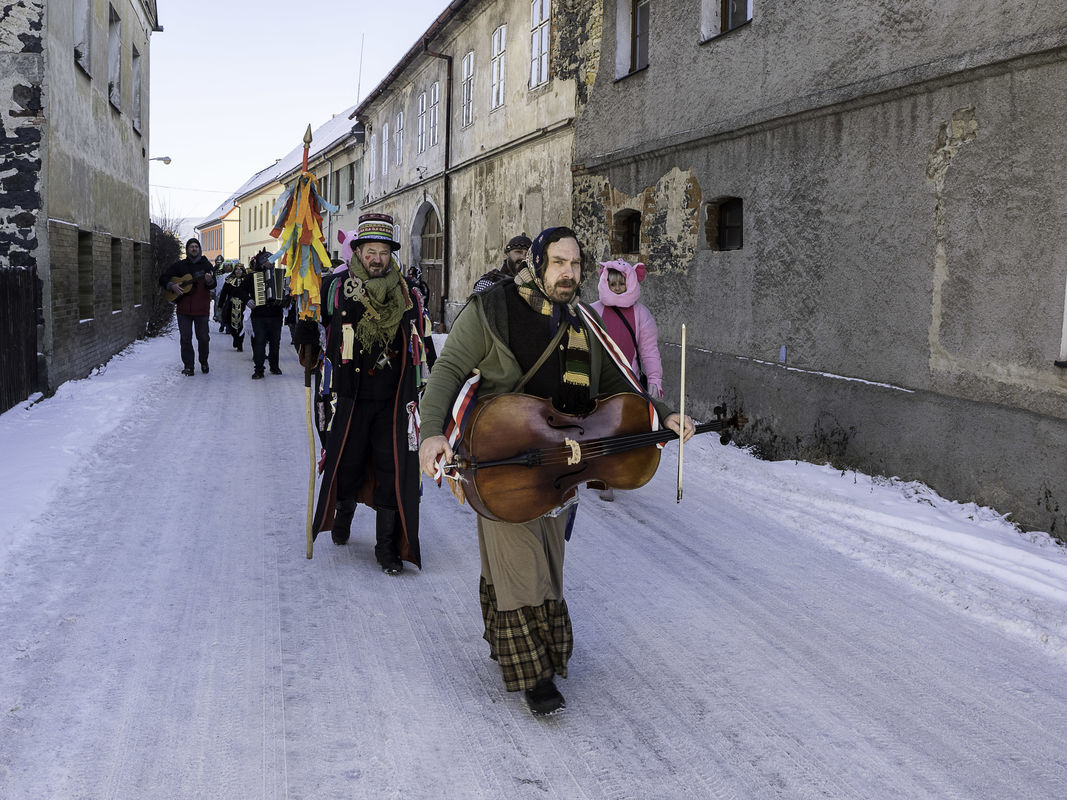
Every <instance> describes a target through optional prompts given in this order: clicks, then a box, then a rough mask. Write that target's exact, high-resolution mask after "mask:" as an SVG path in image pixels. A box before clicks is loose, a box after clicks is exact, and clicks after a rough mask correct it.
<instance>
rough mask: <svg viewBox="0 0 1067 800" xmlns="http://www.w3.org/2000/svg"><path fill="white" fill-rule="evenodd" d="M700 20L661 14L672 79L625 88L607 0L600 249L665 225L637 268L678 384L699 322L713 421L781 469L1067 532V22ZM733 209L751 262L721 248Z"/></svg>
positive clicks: (587, 191) (698, 381)
mask: <svg viewBox="0 0 1067 800" xmlns="http://www.w3.org/2000/svg"><path fill="white" fill-rule="evenodd" d="M692 5H693V4H691V3H684V2H681V1H680V0H665V2H661V3H656V4H653V6H652V13H653V15H654V16H653V18H652V21H651V30H652V40H651V42H650V47H649V53H650V54H649V65H648V67H647V68H646V69H644V70H642V71H640V72H638V73H635V74H632V75H629V76H626V77H622V78H617V76H616V75H615V69H616V64H615V54H614V52H613V51H614V49H615V42H616V40H617V38H618V37H617V31H616V24H617V23H616V20H617V19H618V17H617V15H616V13H615V3H605V6H606V10H605V32H604V42H605V43H604V46H603V55H602V58H601V66H600V70H599V74H598V77H597V80H596V83H595V85H594V87H593V88H592V90H591V92H590V100H589V103H588V105H587V106H586V107H585V109H583V113H582V115H581V116H580V118H579V120H578V122H577V130H576V137H575V142H576V156H575V161H576V166H575V169H576V171H575V178H574V184H575V192H574V197H575V211H574V216H575V224H576V226H577V227H578V229H579V231H580V233H581V234H582V236H583V237H584V238H585V239H586V240H587V241H588V242H589V243H590V244H591V249H592V250H593V251H594V252H595V254H596V255H598V256H603V255H607V254H609V253H611V254H615V255H617V254H619V253H618V251H617V250H616V247H617V242H618V241H619V236H618V231H617V230H616V227H617V223H618V220H619V219H620V215H622V216H623V217H624V216H625V214H626V213H628V212H639V213H640V214H641V215H642V218H641V231H640V248H639V252H636V253H630V254H626V255H627V257H629V258H631V259H640V260H643V261H645V263H646V264H647V265H648V268H649V278H648V279H647V280H646V281H645V283H644V284H643V297H642V299H643V301H644V302H645V303H646V304H648V305H649V307H650V308H651V309H652V311H653V312H654V314H655V316H656V318H657V321H658V322H659V325H660V333H661V350H662V352H663V355H664V360H665V366H666V367H667V369H668V378H667V381H666V383H665V385H666V386H671V387H673V388H671V389H670V390H669V391H671V392H673V393H674V394H675V395H676V394H677V369H678V365H679V360H680V359H679V355H680V352H679V348H678V342H679V338H680V336H679V333H680V327H681V324H682V323H685V324H686V328H687V341H688V345H689V347H688V353H687V373H688V377H689V383H690V386H691V387H696V386H700V387H712V388H711V389H710V390H708V391H706V392H701V393H697V392H695V391H693V390H692V389H690V390H689V391H687V401H688V403H689V404H690V406H689V407H693V408H695V409H696V411H697V413H703V414H706V413H708V412H709V411H710V408H711V406H713V405H714V404H716V403H718V402H721V401H724V400H725V401H727V402H728V403H730V404H733V405H741V406H744V409H745V411H746V414H747V415H748V416H749V417H750V419H751V420H752V422H751V424H750V426H749V427H748V428H747V429H746V430H745V431H744V432H743V433H742V435H741V441H743V442H744V443H746V444H749V445H751V446H753V447H755V448H756V449H757V450H758V451H759V452H761V453H763V454H764V455H766V456H767V457H771V458H803V459H808V460H813V461H829V462H830V463H833V464H835V465H837V466H839V467H842V468H848V467H855V468H859V469H862V470H864V471H868V472H872V473H875V474H883V475H896V476H900V477H902V478H906V479H917V480H922V481H925V482H927V483H929V484H930V485H932V486H933V487H934V488H935V489H937V490H938V491H940V492H941V493H942V494H945V495H946V496H948V497H952V498H956V499H960V500H974V501H977V502H980V503H983V504H988V505H991V506H993V507H995V508H997V509H999V510H1000V511H1002V512H1004V513H1011V514H1012V517H1013V518H1014V519H1015V520H1016V521H1018V522H1020V523H1022V524H1024V525H1027V526H1032V527H1037V528H1041V529H1044V530H1051V531H1052V532H1053V533H1055V534H1057V535H1060V536H1064V535H1067V494H1065V493H1064V489H1063V488H1062V481H1061V480H1060V477H1059V476H1062V475H1064V474H1067V371H1065V370H1063V369H1061V368H1059V367H1056V366H1055V365H1054V361H1055V360H1056V359H1057V353H1058V352H1059V349H1060V348H1061V346H1062V342H1061V335H1062V333H1061V332H1062V330H1063V319H1064V313H1065V309H1064V286H1065V281H1067V260H1065V259H1064V258H1063V256H1062V253H1064V252H1067V234H1065V233H1064V231H1067V225H1065V224H1064V223H1065V222H1067V199H1065V195H1064V193H1063V191H1062V186H1063V185H1064V182H1065V181H1067V162H1064V161H1063V159H1058V158H1055V157H1051V156H1050V154H1053V153H1059V152H1063V151H1064V149H1065V147H1067V133H1065V131H1067V112H1065V111H1064V109H1065V108H1067V103H1065V102H1064V101H1065V100H1067V22H1065V20H1064V18H1063V17H1062V14H1060V13H1058V12H1057V7H1059V6H1060V5H1061V4H1057V3H1050V2H1042V1H1041V0H1031V1H1030V2H1026V3H1023V4H1022V6H1024V7H1025V9H1024V10H1025V13H1018V14H1013V15H1009V16H1004V15H1003V14H1002V13H1001V9H1000V5H1001V4H999V3H992V2H988V3H987V2H980V3H978V4H966V7H964V6H963V5H960V6H959V7H958V8H956V9H955V12H958V13H953V9H951V8H949V7H946V6H945V5H944V4H943V3H938V4H935V3H932V2H931V3H925V2H916V3H910V4H905V5H904V6H901V5H900V4H889V3H880V4H868V3H859V2H846V3H842V4H835V5H834V7H833V8H832V9H827V8H823V9H821V10H820V11H819V12H818V14H819V16H818V17H816V16H815V15H816V11H815V10H814V9H813V8H810V7H805V6H799V5H795V4H777V3H760V2H758V0H757V2H755V3H754V5H753V9H754V12H753V18H752V20H751V21H750V22H748V23H747V24H745V25H743V26H740V27H739V28H737V29H735V30H732V31H730V32H728V33H726V34H722V35H719V36H713V37H710V38H707V39H705V40H704V41H702V42H701V41H700V37H699V36H698V35H697V34H698V31H696V30H695V26H694V20H693V18H692V14H691V13H690V12H691V11H692ZM714 5H717V4H710V5H709V4H703V5H702V9H703V10H704V11H707V9H708V8H710V7H712V6H714ZM1060 10H1061V11H1062V8H1060ZM687 30H688V31H689V33H691V34H693V35H691V36H686V35H682V34H683V33H685V31H687ZM657 31H661V32H663V31H670V32H672V35H670V36H667V35H664V36H662V37H659V36H658V35H657ZM949 32H952V35H951V36H949V35H947V34H948V33H949ZM609 43H610V45H609ZM619 109H628V113H627V114H626V116H625V120H626V121H627V123H628V124H625V125H623V124H619V123H620V115H619ZM726 198H738V199H740V200H741V201H743V245H742V246H741V247H740V248H739V249H732V250H727V249H722V248H721V247H720V246H719V243H718V241H717V240H716V235H715V232H716V231H715V229H716V224H717V218H716V216H715V213H714V212H715V208H716V206H717V203H719V202H720V201H722V200H723V199H726ZM590 289H592V290H593V291H595V288H594V287H592V286H590ZM672 371H673V374H671V372H672Z"/></svg>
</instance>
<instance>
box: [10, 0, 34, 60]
mask: <svg viewBox="0 0 1067 800" xmlns="http://www.w3.org/2000/svg"><path fill="white" fill-rule="evenodd" d="M43 11H44V3H43V0H19V2H17V3H8V4H7V5H4V6H0V52H5V51H6V52H9V53H40V52H42V47H41V37H40V35H37V36H34V35H32V34H30V33H27V31H36V32H37V33H38V34H39V33H40V31H41V29H42V23H41V20H42V19H43V17H42V14H43Z"/></svg>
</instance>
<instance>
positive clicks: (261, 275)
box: [252, 266, 285, 306]
mask: <svg viewBox="0 0 1067 800" xmlns="http://www.w3.org/2000/svg"><path fill="white" fill-rule="evenodd" d="M283 300H285V270H284V269H275V268H274V267H273V266H267V267H264V268H263V269H261V270H256V271H255V272H253V273H252V305H254V306H267V305H277V304H279V303H281V302H282V301H283Z"/></svg>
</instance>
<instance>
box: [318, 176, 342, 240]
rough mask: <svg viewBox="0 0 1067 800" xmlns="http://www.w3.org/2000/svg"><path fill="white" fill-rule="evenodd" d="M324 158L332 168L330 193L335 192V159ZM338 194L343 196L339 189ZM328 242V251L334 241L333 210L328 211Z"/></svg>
mask: <svg viewBox="0 0 1067 800" xmlns="http://www.w3.org/2000/svg"><path fill="white" fill-rule="evenodd" d="M322 160H323V161H325V162H326V166H327V168H328V169H329V170H330V194H333V193H334V192H333V178H334V175H333V159H332V158H327V157H326V156H323V157H322ZM337 196H338V197H340V196H341V192H340V190H338V192H337ZM329 199H330V198H329V197H327V198H326V200H327V201H329ZM326 242H327V245H326V252H329V249H330V245H331V243H332V242H333V212H332V211H327V212H326Z"/></svg>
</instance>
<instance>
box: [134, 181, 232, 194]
mask: <svg viewBox="0 0 1067 800" xmlns="http://www.w3.org/2000/svg"><path fill="white" fill-rule="evenodd" d="M148 185H149V187H150V188H152V189H173V190H175V191H178V192H210V193H212V194H233V190H232V189H198V188H195V187H191V186H166V185H164V184H162V183H150V184H148Z"/></svg>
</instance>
